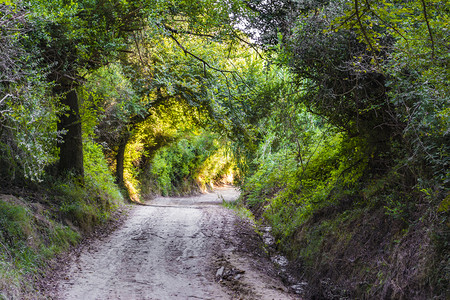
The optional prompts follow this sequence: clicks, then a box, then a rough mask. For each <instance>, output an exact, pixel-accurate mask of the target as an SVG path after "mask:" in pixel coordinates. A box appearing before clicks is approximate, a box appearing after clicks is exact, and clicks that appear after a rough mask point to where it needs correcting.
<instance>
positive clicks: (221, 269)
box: [216, 266, 225, 277]
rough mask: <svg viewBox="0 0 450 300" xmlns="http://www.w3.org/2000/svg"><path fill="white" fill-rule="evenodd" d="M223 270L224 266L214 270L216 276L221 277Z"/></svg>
mask: <svg viewBox="0 0 450 300" xmlns="http://www.w3.org/2000/svg"><path fill="white" fill-rule="evenodd" d="M223 271H225V267H224V266H221V267H220V268H219V269H218V270H217V272H216V277H222V275H223Z"/></svg>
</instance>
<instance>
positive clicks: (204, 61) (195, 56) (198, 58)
mask: <svg viewBox="0 0 450 300" xmlns="http://www.w3.org/2000/svg"><path fill="white" fill-rule="evenodd" d="M169 37H170V38H171V39H172V40H173V41H174V42H175V43H176V44H177V45H178V47H180V49H181V50H183V52H184V54H186V55H190V56H192V57H193V58H195V59H196V60H198V61H200V62H201V63H203V65H204V66H207V67H208V68H210V69H211V70H214V71H217V72H220V73H233V71H228V70H222V69H218V68H216V67H214V66H212V65H211V64H210V63H208V62H207V61H206V60H204V59H203V58H201V57H199V56H197V55H195V54H194V53H192V52H191V51H189V50H187V49H186V48H185V47H184V46H183V45H182V44H181V43H180V42H179V41H178V40H177V39H176V38H175V37H174V36H173V34H171V35H169Z"/></svg>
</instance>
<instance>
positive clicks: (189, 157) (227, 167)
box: [149, 133, 232, 196]
mask: <svg viewBox="0 0 450 300" xmlns="http://www.w3.org/2000/svg"><path fill="white" fill-rule="evenodd" d="M231 167H232V163H231V159H230V158H229V157H227V155H226V154H225V152H224V149H223V148H222V147H221V146H219V142H218V140H217V137H216V136H214V135H212V134H207V133H203V134H202V135H198V136H196V135H192V136H187V137H185V138H182V139H180V140H178V141H177V142H176V143H173V144H172V145H170V146H166V147H164V148H162V149H160V150H159V151H157V152H156V154H155V156H154V158H153V160H152V165H151V169H150V174H149V175H150V176H152V178H153V180H154V186H153V189H154V192H156V193H158V194H162V195H164V196H167V195H174V194H175V195H176V194H185V193H191V192H193V191H196V190H197V189H198V188H200V189H205V188H207V187H212V186H213V185H214V184H215V183H218V182H221V181H222V180H223V177H225V176H226V175H229V174H230V173H232V171H231Z"/></svg>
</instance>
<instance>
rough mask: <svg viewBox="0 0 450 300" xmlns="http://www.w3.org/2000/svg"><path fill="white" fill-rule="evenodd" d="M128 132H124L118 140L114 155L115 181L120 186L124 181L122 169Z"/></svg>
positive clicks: (123, 185)
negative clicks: (117, 147)
mask: <svg viewBox="0 0 450 300" xmlns="http://www.w3.org/2000/svg"><path fill="white" fill-rule="evenodd" d="M129 137H130V135H129V133H128V132H127V133H125V134H124V135H123V136H122V137H121V138H120V142H119V149H118V150H117V155H116V183H117V184H118V185H119V186H120V187H125V182H124V181H123V171H124V160H125V148H126V147H127V144H128V139H129Z"/></svg>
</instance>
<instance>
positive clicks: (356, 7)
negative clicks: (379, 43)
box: [355, 0, 381, 70]
mask: <svg viewBox="0 0 450 300" xmlns="http://www.w3.org/2000/svg"><path fill="white" fill-rule="evenodd" d="M355 12H356V18H357V20H358V24H359V27H360V28H361V32H362V34H363V36H364V39H365V40H366V43H367V44H368V45H369V47H370V51H371V52H372V55H373V58H374V60H375V63H376V65H377V66H378V68H379V69H380V70H381V68H380V65H379V64H378V59H377V56H376V54H375V53H376V52H375V49H374V48H373V45H372V43H371V42H370V40H369V37H368V36H367V32H366V30H365V28H364V25H363V24H362V21H361V16H360V15H359V7H358V0H355Z"/></svg>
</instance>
